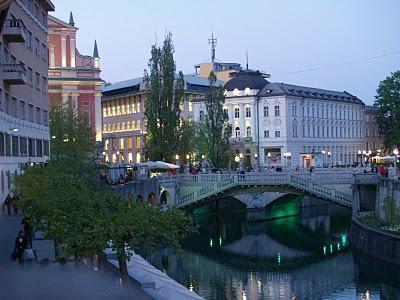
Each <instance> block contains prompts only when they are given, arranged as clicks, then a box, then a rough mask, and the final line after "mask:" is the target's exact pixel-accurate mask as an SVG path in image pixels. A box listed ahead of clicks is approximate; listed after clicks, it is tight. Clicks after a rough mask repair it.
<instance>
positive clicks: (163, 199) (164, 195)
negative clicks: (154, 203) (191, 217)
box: [160, 190, 171, 205]
mask: <svg viewBox="0 0 400 300" xmlns="http://www.w3.org/2000/svg"><path fill="white" fill-rule="evenodd" d="M160 203H161V204H167V205H171V194H170V193H168V191H166V190H164V191H162V192H161V195H160Z"/></svg>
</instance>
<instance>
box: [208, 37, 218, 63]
mask: <svg viewBox="0 0 400 300" xmlns="http://www.w3.org/2000/svg"><path fill="white" fill-rule="evenodd" d="M208 44H209V45H211V61H212V62H213V63H214V61H215V47H216V45H217V38H214V33H212V34H211V39H208Z"/></svg>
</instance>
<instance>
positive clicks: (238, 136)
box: [235, 127, 240, 138]
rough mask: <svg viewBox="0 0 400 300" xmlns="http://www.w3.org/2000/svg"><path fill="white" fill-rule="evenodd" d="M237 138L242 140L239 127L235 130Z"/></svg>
mask: <svg viewBox="0 0 400 300" xmlns="http://www.w3.org/2000/svg"><path fill="white" fill-rule="evenodd" d="M235 137H236V138H240V128H239V127H236V128H235Z"/></svg>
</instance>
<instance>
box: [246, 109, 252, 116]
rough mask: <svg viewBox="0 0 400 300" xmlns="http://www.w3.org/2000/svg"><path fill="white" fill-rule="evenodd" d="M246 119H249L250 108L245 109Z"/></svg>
mask: <svg viewBox="0 0 400 300" xmlns="http://www.w3.org/2000/svg"><path fill="white" fill-rule="evenodd" d="M246 118H251V108H250V107H248V106H247V107H246Z"/></svg>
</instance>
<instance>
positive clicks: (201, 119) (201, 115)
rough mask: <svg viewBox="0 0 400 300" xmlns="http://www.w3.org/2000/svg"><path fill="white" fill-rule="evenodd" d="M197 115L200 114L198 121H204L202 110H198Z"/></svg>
mask: <svg viewBox="0 0 400 300" xmlns="http://www.w3.org/2000/svg"><path fill="white" fill-rule="evenodd" d="M199 114H200V117H199V118H200V121H203V120H204V111H203V110H200V111H199Z"/></svg>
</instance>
